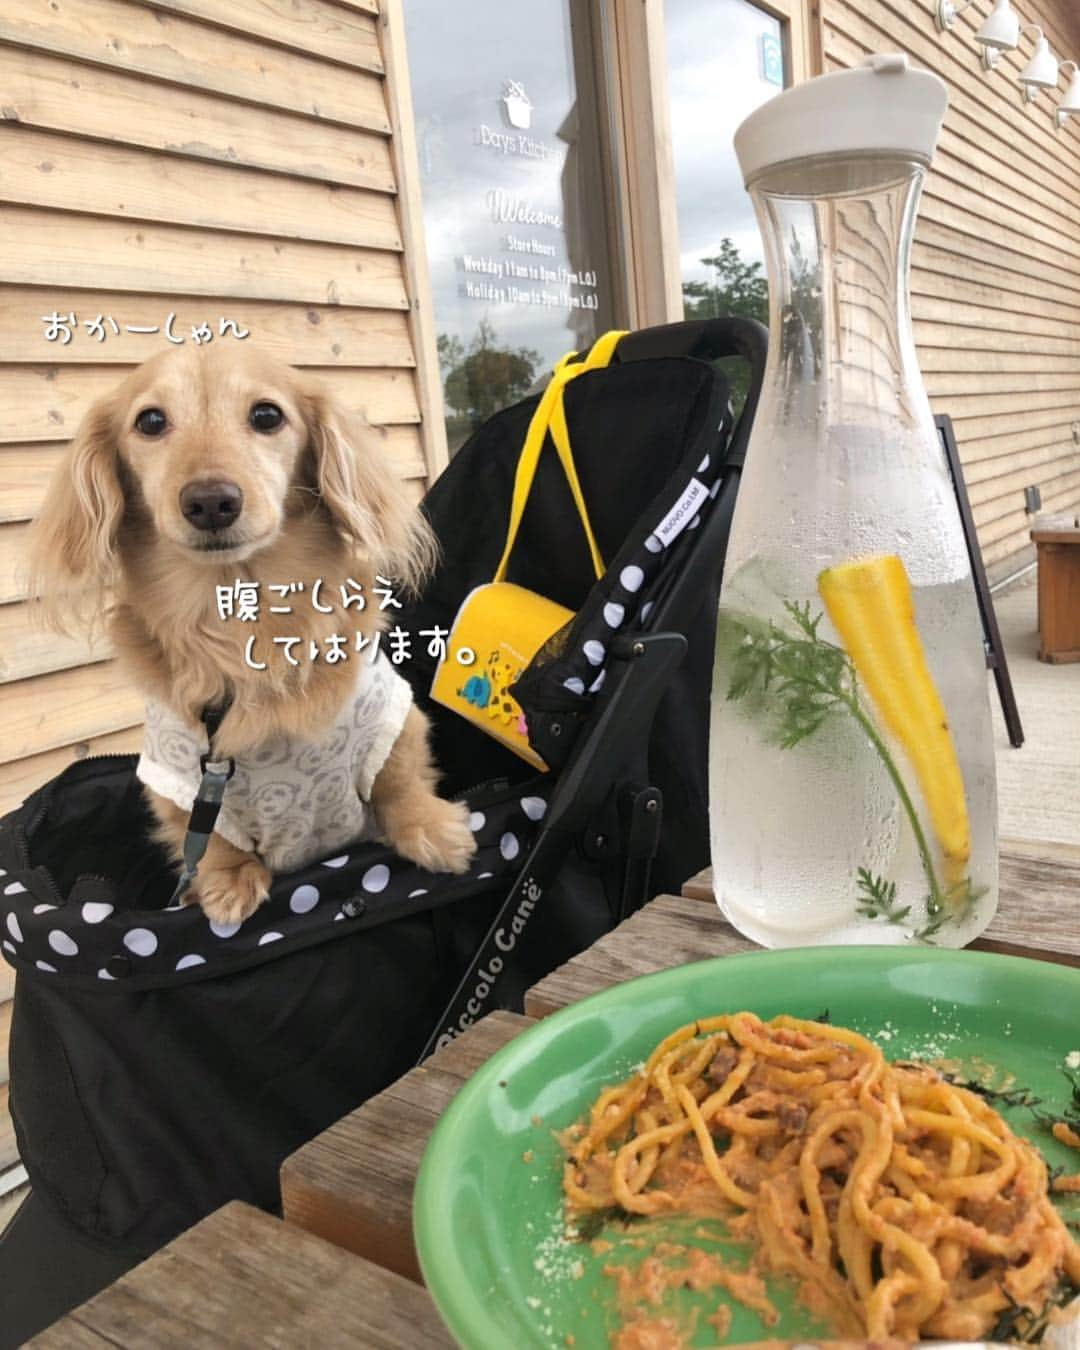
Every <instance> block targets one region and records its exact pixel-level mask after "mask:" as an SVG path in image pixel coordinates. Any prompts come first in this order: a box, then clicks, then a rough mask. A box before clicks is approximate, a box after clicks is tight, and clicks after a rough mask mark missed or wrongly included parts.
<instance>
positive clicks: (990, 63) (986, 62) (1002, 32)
mask: <svg viewBox="0 0 1080 1350" xmlns="http://www.w3.org/2000/svg"><path fill="white" fill-rule="evenodd" d="M974 36H975V41H976V42H977V43H978V44H979V46H980V47H981V48H982V63H983V67H984V68H985V69H986V70H993V69H994V67H995V66H996V65H997V63H998V62H999V61H1000V60H1001V53H1002V52H1008V51H1013V50H1014V49H1015V48H1016V47H1018V46H1019V45H1020V19H1019V18H1018V16H1017V14H1016V11H1015V10H1014V9H1013V7H1012V4H1011V3H1010V0H997V3H996V4H995V5H994V8H993V9H992V10H991V12H990V13H989V15H987V17H986V18H985V19H984V20H983V22H982V24H981V25H980V26H979V28H977V29H976V30H975V34H974Z"/></svg>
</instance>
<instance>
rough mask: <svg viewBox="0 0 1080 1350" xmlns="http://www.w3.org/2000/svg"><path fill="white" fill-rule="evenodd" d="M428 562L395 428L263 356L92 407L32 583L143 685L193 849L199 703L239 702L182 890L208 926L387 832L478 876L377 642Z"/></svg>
mask: <svg viewBox="0 0 1080 1350" xmlns="http://www.w3.org/2000/svg"><path fill="white" fill-rule="evenodd" d="M434 558H435V542H434V538H433V536H432V534H431V532H430V530H429V528H428V526H427V524H426V522H425V521H424V519H423V517H422V516H421V514H420V513H419V512H418V511H417V510H415V509H414V508H413V506H412V505H411V504H410V502H409V500H408V497H407V495H406V493H405V491H404V488H403V486H402V484H401V482H400V480H399V478H398V476H397V474H396V473H395V472H394V469H393V467H392V465H391V464H390V463H389V462H388V459H387V456H386V453H385V451H384V450H383V448H382V446H381V445H380V437H379V435H378V434H377V433H376V432H374V431H373V430H372V428H371V427H369V426H368V425H367V424H366V423H364V422H363V421H362V419H361V418H359V417H358V416H356V415H354V414H351V413H349V412H346V411H345V410H344V409H343V408H342V407H341V406H340V405H339V404H338V403H337V402H336V401H335V399H334V398H333V396H332V395H331V394H330V393H329V392H328V390H327V389H326V388H324V387H323V385H322V384H320V383H319V382H318V381H316V380H315V379H314V378H312V377H311V376H309V375H307V374H305V373H303V372H302V371H300V370H296V369H293V368H291V367H289V366H286V365H284V364H282V363H281V362H279V361H276V360H272V359H270V358H268V357H266V356H264V355H261V354H259V353H258V352H257V351H255V350H252V349H249V348H246V347H240V346H232V347H228V348H226V347H224V346H217V345H215V346H212V347H187V346H185V347H182V348H181V347H178V348H175V349H173V350H170V351H167V352H163V353H161V354H160V355H158V356H155V357H153V358H152V359H151V360H149V361H147V362H146V363H145V364H143V365H141V366H139V367H138V369H136V370H135V371H133V372H132V373H131V374H130V375H129V376H128V377H127V379H125V380H124V381H123V383H122V384H120V385H119V386H118V387H117V388H116V389H114V390H113V391H112V392H111V393H109V394H107V395H105V396H104V397H103V398H101V399H99V400H98V401H97V402H96V403H94V404H93V406H92V407H90V409H89V410H88V411H87V413H86V415H85V417H84V418H83V420H82V422H81V424H80V426H79V428H78V430H77V432H76V434H75V438H74V440H73V441H72V442H71V444H70V445H69V447H68V449H67V451H66V453H65V455H64V458H63V460H62V462H61V463H60V465H59V467H58V468H57V470H56V473H55V475H54V477H53V478H52V480H51V482H50V484H49V487H48V490H47V493H46V497H45V502H44V505H43V507H42V511H41V514H40V517H39V518H38V520H37V521H36V522H35V524H34V526H33V530H32V536H31V551H30V586H31V593H32V594H33V595H34V596H35V597H36V598H37V600H38V603H39V604H40V606H41V611H42V613H43V615H44V617H45V618H46V621H47V622H49V623H50V624H51V626H52V627H54V628H56V629H59V630H60V631H68V632H71V631H74V630H75V629H76V628H78V627H86V628H89V629H91V630H92V629H93V627H94V625H95V622H96V620H98V619H103V621H104V623H105V627H106V631H107V633H108V636H109V637H110V639H111V641H112V645H113V648H114V650H115V651H116V654H117V656H118V657H119V658H120V659H121V661H123V663H124V664H125V667H126V669H127V670H128V671H129V672H130V674H131V677H132V679H133V681H134V682H135V684H136V685H137V687H138V688H139V690H140V692H141V693H142V694H143V695H144V696H145V697H146V699H147V716H146V734H145V741H144V747H143V753H142V755H141V757H140V760H139V766H138V776H139V778H140V780H141V781H142V783H143V786H144V790H145V791H146V793H147V796H148V798H149V801H150V803H151V806H152V808H153V811H154V814H155V816H156V818H157V822H158V829H157V836H158V838H159V840H160V841H161V842H163V843H164V844H165V845H166V847H167V848H168V849H169V851H170V854H171V856H172V857H173V858H174V859H175V860H177V861H179V860H180V858H181V856H182V845H183V840H184V834H185V829H186V826H187V821H188V816H189V812H190V805H191V802H192V800H193V799H194V795H195V790H196V787H197V784H198V780H199V777H200V769H199V762H198V761H199V755H200V753H203V752H205V750H206V738H205V732H204V731H203V728H202V724H201V722H200V714H201V711H202V709H203V708H204V707H206V706H208V705H209V706H211V707H217V708H220V707H222V706H227V711H226V713H225V716H224V719H223V721H222V722H221V724H220V727H219V729H218V732H217V734H216V736H215V739H214V752H215V756H216V757H217V758H224V757H230V758H232V759H233V760H234V762H235V765H236V773H235V777H234V779H233V780H232V781H230V783H229V784H228V785H227V787H226V789H225V799H224V803H223V807H222V812H221V815H220V816H219V818H218V823H217V825H216V826H215V829H214V833H213V834H212V836H211V839H210V843H209V846H208V848H207V852H206V854H205V857H204V858H203V860H202V862H201V864H200V865H199V870H198V876H197V878H196V880H195V883H194V885H193V887H192V890H191V891H189V893H188V898H189V899H191V900H197V901H198V903H200V904H201V905H202V907H203V910H204V911H205V912H206V915H207V917H208V918H209V919H210V920H211V921H212V922H214V923H217V924H237V923H240V922H242V921H243V920H244V919H245V918H246V917H247V916H248V915H249V914H251V913H252V912H253V911H254V910H255V909H256V908H257V907H258V905H260V904H261V903H262V901H263V900H265V899H266V897H267V894H268V891H269V886H270V880H271V872H272V871H273V872H279V871H286V870H291V869H292V868H294V867H297V866H300V865H302V864H304V863H305V862H309V861H312V860H314V859H318V858H323V859H325V858H327V857H332V856H333V855H334V854H335V853H340V852H342V850H343V848H344V846H345V845H347V844H349V843H352V842H355V840H356V839H357V838H371V837H374V836H375V835H376V834H378V835H380V836H381V837H382V838H383V839H384V840H385V841H386V842H387V843H389V844H390V845H391V846H392V847H393V848H394V849H395V850H396V852H398V853H399V854H401V855H402V856H404V857H406V858H409V859H411V860H412V861H413V862H416V863H419V864H420V865H421V866H422V867H425V868H428V869H430V870H432V871H446V872H458V873H460V872H464V871H466V870H467V868H468V866H469V862H470V860H471V858H472V856H473V853H474V851H475V844H474V840H473V836H472V833H471V831H470V829H469V824H468V812H467V809H466V807H465V806H464V805H463V804H462V803H460V802H450V801H446V800H444V799H442V798H440V797H439V796H438V795H437V794H436V791H435V787H436V782H437V772H436V769H435V766H434V764H433V762H432V758H431V754H430V752H429V748H428V724H427V720H426V719H425V717H424V715H423V714H422V713H421V712H420V711H419V709H417V708H416V707H414V706H413V704H412V702H411V695H410V691H409V686H408V685H407V684H406V682H405V681H404V680H402V679H401V677H400V676H399V675H398V674H397V672H396V671H395V670H394V669H393V668H392V666H391V665H390V664H389V662H387V660H386V656H385V654H384V653H381V652H379V653H378V654H377V655H376V657H375V658H374V659H372V656H371V652H372V650H374V649H376V648H377V644H376V643H375V641H374V638H375V635H376V633H377V632H378V631H379V629H380V628H381V627H382V625H383V623H384V621H385V619H386V618H387V612H386V611H385V610H384V609H383V608H382V606H384V605H386V603H387V601H386V588H385V587H382V581H383V580H389V579H391V578H393V579H394V580H395V583H396V584H399V585H402V586H405V587H415V586H416V585H417V584H418V583H419V582H420V581H421V580H422V578H423V577H424V575H425V574H426V573H427V572H428V571H429V569H430V568H431V566H432V565H433V562H434ZM238 583H242V584H245V585H246V593H247V595H248V597H249V598H250V597H254V598H255V600H256V602H257V604H256V606H255V609H256V613H255V617H251V609H252V607H251V606H249V607H248V614H247V615H244V616H240V615H239V614H238V613H236V612H235V606H234V605H233V602H232V599H231V598H230V597H232V598H235V597H236V596H237V595H239V594H240V587H238ZM272 587H277V588H278V589H277V590H272V589H271V588H272ZM380 591H381V597H382V598H380V596H379V594H378V593H377V592H380ZM361 605H362V608H361ZM230 607H232V608H233V612H232V613H231V614H230ZM274 609H278V610H289V611H291V612H287V613H274V612H272V611H273V610H274ZM287 638H288V639H290V640H291V639H294V638H299V642H295V643H292V642H286V641H285V639H287ZM275 639H278V641H277V642H275ZM338 639H341V640H340V641H339V640H338ZM365 639H367V641H366V642H365ZM346 644H347V645H346ZM358 648H359V649H360V650H358ZM334 650H336V651H337V659H336V660H335V659H333V658H332V659H331V660H327V656H329V655H331V652H332V651H334ZM343 651H344V652H345V656H344V657H343V656H342V655H341V653H342V652H343ZM372 814H373V817H374V819H372Z"/></svg>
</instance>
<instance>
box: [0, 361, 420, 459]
mask: <svg viewBox="0 0 1080 1350" xmlns="http://www.w3.org/2000/svg"><path fill="white" fill-rule="evenodd" d="M122 376H123V372H122V371H118V370H117V368H116V367H115V366H106V367H104V368H102V367H99V366H67V367H64V368H63V369H60V370H58V369H57V368H56V367H55V366H31V365H25V366H0V442H6V441H11V442H16V443H19V444H25V443H26V442H28V441H54V440H55V439H56V437H57V435H64V436H70V435H72V434H73V432H74V431H75V428H76V427H77V426H78V424H79V419H80V418H81V417H82V416H83V414H84V413H85V412H86V410H87V408H88V407H89V405H90V404H91V403H92V402H93V400H94V399H95V398H98V397H99V396H100V395H101V394H104V393H105V392H106V391H107V390H109V389H112V388H113V387H114V386H115V385H116V384H117V383H118V382H119V380H120V379H121V378H122ZM333 388H334V390H335V392H336V393H337V395H338V397H339V398H340V399H341V400H342V401H343V402H344V403H345V404H346V406H347V407H351V408H363V409H365V410H366V412H367V416H368V418H369V419H370V420H371V421H372V422H374V423H384V422H416V421H418V420H419V417H420V412H419V409H418V408H417V406H416V390H415V387H414V385H413V378H412V372H411V371H408V370H348V369H346V370H338V371H335V372H334V379H333Z"/></svg>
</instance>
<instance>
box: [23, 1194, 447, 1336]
mask: <svg viewBox="0 0 1080 1350" xmlns="http://www.w3.org/2000/svg"><path fill="white" fill-rule="evenodd" d="M42 1276H43V1278H47V1274H46V1272H42ZM26 1344H27V1346H28V1347H33V1350H116V1348H117V1347H118V1346H122V1347H125V1350H136V1348H139V1350H141V1347H151V1346H152V1347H154V1350H196V1347H202V1346H205V1347H207V1348H208V1350H209V1347H213V1350H230V1348H232V1350H250V1347H252V1346H280V1347H282V1350H331V1348H332V1347H335V1346H340V1347H342V1350H344V1347H346V1346H348V1347H352V1350H359V1348H360V1347H363V1348H364V1350H402V1347H403V1346H408V1347H409V1350H452V1348H453V1346H454V1345H455V1341H454V1338H453V1337H452V1336H451V1335H450V1333H449V1332H448V1331H447V1330H446V1329H445V1327H444V1326H443V1324H442V1320H441V1319H440V1317H439V1315H438V1313H437V1312H436V1311H435V1305H434V1304H433V1303H432V1302H431V1299H430V1298H429V1297H428V1296H427V1294H426V1293H425V1292H424V1291H423V1289H420V1288H419V1287H418V1286H417V1285H415V1284H413V1283H411V1282H410V1281H409V1280H403V1279H402V1278H401V1277H400V1276H398V1275H394V1274H392V1273H391V1272H390V1271H388V1270H385V1269H384V1268H383V1267H382V1266H379V1265H373V1264H372V1263H371V1262H369V1261H362V1260H361V1259H360V1258H359V1257H356V1256H353V1255H352V1254H351V1253H349V1252H345V1251H342V1250H341V1249H340V1247H334V1246H331V1244H330V1243H328V1242H323V1241H322V1240H321V1239H320V1238H317V1237H313V1236H312V1235H311V1234H310V1233H305V1232H304V1231H303V1230H302V1229H299V1228H294V1227H292V1226H291V1225H290V1224H284V1223H282V1222H281V1220H280V1219H274V1218H271V1217H270V1215H268V1214H264V1213H263V1212H262V1211H261V1210H258V1209H252V1208H251V1207H250V1206H249V1205H242V1204H239V1203H236V1204H231V1205H226V1206H225V1207H224V1209H219V1210H218V1211H217V1213H215V1214H211V1215H210V1216H209V1218H206V1219H203V1221H202V1222H201V1223H198V1224H196V1225H195V1227H194V1228H190V1229H189V1230H188V1231H187V1232H186V1233H183V1234H181V1236H180V1237H178V1238H176V1239H175V1240H174V1241H173V1242H170V1243H169V1245H168V1246H167V1247H163V1248H162V1249H161V1251H159V1252H156V1253H155V1254H154V1255H153V1256H151V1257H150V1258H149V1260H147V1261H144V1262H143V1263H142V1264H141V1265H139V1266H136V1267H135V1269H134V1270H130V1271H128V1273H127V1274H126V1275H124V1276H121V1278H120V1279H119V1280H117V1281H116V1283H115V1284H112V1285H110V1286H109V1287H108V1289H105V1290H103V1291H102V1292H101V1293H100V1294H98V1295H97V1296H96V1297H94V1298H92V1299H90V1300H89V1301H88V1302H87V1303H84V1304H82V1306H81V1307H78V1308H76V1309H75V1310H74V1311H73V1312H70V1313H68V1315H67V1316H66V1317H64V1318H62V1319H61V1320H60V1321H59V1322H57V1323H55V1324H54V1325H53V1326H51V1327H49V1328H48V1330H47V1331H43V1332H41V1333H40V1335H38V1336H35V1337H34V1338H33V1339H32V1340H30V1341H27V1343H26Z"/></svg>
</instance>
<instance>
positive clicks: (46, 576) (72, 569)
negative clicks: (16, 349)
mask: <svg viewBox="0 0 1080 1350" xmlns="http://www.w3.org/2000/svg"><path fill="white" fill-rule="evenodd" d="M119 473H120V469H119V452H118V449H117V444H116V427H115V420H114V401H113V397H112V395H106V396H105V397H103V398H100V399H98V400H97V402H95V403H93V404H92V405H91V406H90V408H88V409H87V411H86V414H85V415H84V417H83V419H82V421H81V422H80V423H79V426H78V429H77V430H76V432H75V437H74V439H73V440H72V441H71V443H70V444H69V446H68V448H67V450H66V452H65V454H64V456H63V458H62V459H61V461H60V463H59V464H58V465H57V467H56V470H55V472H54V473H53V476H52V478H51V479H50V481H49V485H48V488H47V489H46V492H45V500H44V503H43V505H42V508H41V512H40V514H39V515H38V517H37V519H36V520H35V521H34V523H33V525H32V526H31V529H30V547H29V553H28V559H27V567H26V576H27V584H28V590H29V593H30V595H31V597H32V598H35V599H36V600H37V601H38V602H39V603H38V605H36V606H34V608H35V610H36V611H37V614H38V616H39V617H40V618H41V619H42V620H43V621H44V622H45V623H47V624H48V625H49V627H51V628H54V629H57V630H59V631H61V632H70V631H71V630H72V627H73V625H74V626H85V625H89V626H90V627H93V626H94V621H95V620H96V619H97V618H99V617H100V614H101V607H102V600H103V595H104V591H105V590H106V588H107V587H108V586H109V585H110V584H111V582H112V581H113V580H114V578H115V574H116V538H117V532H118V530H119V528H120V522H121V520H122V518H123V515H124V492H123V487H122V486H121V483H120V477H119Z"/></svg>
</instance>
